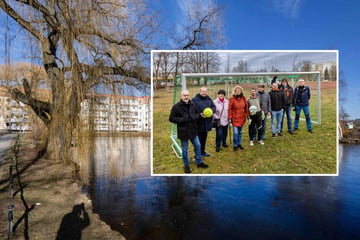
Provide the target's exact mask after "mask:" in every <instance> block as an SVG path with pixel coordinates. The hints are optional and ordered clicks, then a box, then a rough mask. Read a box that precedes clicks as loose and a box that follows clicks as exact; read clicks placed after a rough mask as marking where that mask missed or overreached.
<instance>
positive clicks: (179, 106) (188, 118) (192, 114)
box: [169, 90, 208, 173]
mask: <svg viewBox="0 0 360 240" xmlns="http://www.w3.org/2000/svg"><path fill="white" fill-rule="evenodd" d="M199 118H200V112H199V110H198V109H197V107H196V106H195V105H194V103H193V102H192V101H190V95H189V91H187V90H184V91H182V92H181V95H180V101H179V102H178V103H176V104H175V105H174V106H173V107H172V109H171V113H170V116H169V121H170V122H172V123H175V124H177V136H178V138H179V139H180V141H181V151H182V158H183V161H184V167H185V173H191V170H190V166H189V156H188V149H189V148H188V140H190V141H191V143H192V144H193V146H194V152H195V159H196V164H197V166H198V167H201V168H207V167H208V165H207V164H205V163H204V162H203V161H202V158H201V146H200V141H199V138H198V136H197V132H198V125H197V121H198V119H199Z"/></svg>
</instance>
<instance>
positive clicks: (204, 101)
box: [192, 87, 216, 157]
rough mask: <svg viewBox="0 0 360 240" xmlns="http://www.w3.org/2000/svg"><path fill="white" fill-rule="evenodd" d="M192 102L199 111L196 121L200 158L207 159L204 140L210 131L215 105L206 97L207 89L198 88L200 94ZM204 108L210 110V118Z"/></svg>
mask: <svg viewBox="0 0 360 240" xmlns="http://www.w3.org/2000/svg"><path fill="white" fill-rule="evenodd" d="M192 102H193V103H194V104H195V106H196V107H197V108H198V110H199V111H200V116H201V117H200V118H199V119H198V121H197V124H198V136H199V140H200V145H201V156H203V157H209V156H210V154H208V153H207V152H205V146H206V139H207V135H208V132H209V131H211V127H212V126H211V122H212V113H214V112H215V111H216V107H215V104H214V102H213V100H212V99H211V98H210V97H209V96H208V94H207V88H206V87H202V88H200V92H199V93H198V94H196V96H195V97H194V98H193V99H192ZM206 108H210V109H211V110H212V113H211V116H210V117H207V116H209V115H207V114H208V113H206V111H205V113H204V110H205V109H206Z"/></svg>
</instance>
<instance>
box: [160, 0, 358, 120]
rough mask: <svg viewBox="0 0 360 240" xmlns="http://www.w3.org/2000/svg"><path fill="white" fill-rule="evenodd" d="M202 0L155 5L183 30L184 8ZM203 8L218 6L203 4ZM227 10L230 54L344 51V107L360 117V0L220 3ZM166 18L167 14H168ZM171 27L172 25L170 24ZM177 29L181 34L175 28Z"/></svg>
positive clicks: (341, 57)
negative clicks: (181, 25)
mask: <svg viewBox="0 0 360 240" xmlns="http://www.w3.org/2000/svg"><path fill="white" fill-rule="evenodd" d="M194 2H198V1H197V0H177V1H168V0H154V3H153V4H154V6H155V7H158V8H159V9H160V10H161V11H162V12H164V13H165V14H166V16H168V17H169V16H170V17H169V19H168V21H169V22H171V21H174V22H175V25H176V26H177V25H179V24H180V23H181V22H182V21H183V19H184V12H183V11H182V9H184V7H183V6H186V5H191V4H194ZM200 2H202V4H209V3H210V2H214V1H205V0H200ZM215 2H216V3H217V4H218V5H219V6H222V7H223V8H224V35H225V38H226V44H225V46H224V47H223V48H222V49H225V50H339V65H340V66H339V68H340V71H343V73H344V77H345V79H346V83H347V86H346V94H348V97H347V98H348V100H347V101H346V102H345V103H340V104H342V105H344V106H345V109H346V110H347V112H348V113H349V114H350V116H351V118H360V104H359V103H360V83H359V81H358V75H360V70H359V67H360V60H359V58H360V28H359V26H360V17H359V12H360V1H357V0H333V1H328V0H327V1H325V0H318V1H313V0H218V1H215ZM163 16H165V15H163ZM169 24H170V23H169ZM174 29H178V27H175V28H174Z"/></svg>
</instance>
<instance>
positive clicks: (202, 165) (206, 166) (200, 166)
mask: <svg viewBox="0 0 360 240" xmlns="http://www.w3.org/2000/svg"><path fill="white" fill-rule="evenodd" d="M197 167H198V168H208V167H209V165H207V164H205V163H203V162H201V163H199V164H198V165H197Z"/></svg>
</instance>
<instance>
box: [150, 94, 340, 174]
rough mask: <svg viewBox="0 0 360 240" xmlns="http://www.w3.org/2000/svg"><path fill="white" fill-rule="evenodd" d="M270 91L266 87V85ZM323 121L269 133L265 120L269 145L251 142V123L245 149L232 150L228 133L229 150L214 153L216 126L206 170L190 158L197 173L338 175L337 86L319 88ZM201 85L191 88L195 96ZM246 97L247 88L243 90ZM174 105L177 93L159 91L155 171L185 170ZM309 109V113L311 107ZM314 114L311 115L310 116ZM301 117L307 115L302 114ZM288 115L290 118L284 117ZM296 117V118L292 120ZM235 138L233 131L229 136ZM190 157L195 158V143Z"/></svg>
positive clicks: (209, 142) (210, 137)
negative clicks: (174, 138)
mask: <svg viewBox="0 0 360 240" xmlns="http://www.w3.org/2000/svg"><path fill="white" fill-rule="evenodd" d="M267 90H268V89H267ZM321 91H322V92H321V93H322V97H321V108H322V115H321V118H322V124H321V125H318V124H313V130H314V133H313V134H310V133H309V132H308V131H307V130H306V123H305V121H300V124H299V130H298V131H297V132H296V133H295V134H294V135H290V134H288V133H287V125H286V120H284V121H285V122H284V135H283V136H282V137H276V138H272V137H271V131H270V119H268V120H267V129H266V136H267V139H266V140H265V141H264V142H265V145H263V146H261V145H259V144H257V143H256V142H255V145H254V146H251V147H250V145H249V135H248V123H246V124H245V125H244V127H243V135H242V145H243V146H244V148H245V149H244V150H238V151H236V152H234V151H233V149H232V146H231V145H230V140H229V136H228V141H227V142H228V144H229V148H222V149H221V151H220V152H218V153H217V152H215V130H212V131H211V132H209V134H208V139H207V145H206V151H207V152H208V153H210V154H211V156H210V157H204V158H203V160H204V162H205V163H207V164H208V165H209V168H207V169H201V168H200V169H198V168H197V167H196V165H195V163H194V162H193V161H192V160H191V164H190V168H191V169H192V173H193V174H336V170H337V168H336V167H337V162H336V160H337V157H336V146H337V141H336V120H337V117H336V88H325V89H322V90H321ZM197 92H198V91H197V89H196V90H195V89H191V90H190V94H191V95H195V94H196V93H197ZM244 92H245V93H246V96H247V97H248V95H249V94H248V92H249V89H244ZM172 105H173V92H172V89H171V91H166V90H165V89H161V90H157V91H156V93H155V94H154V98H153V111H154V112H153V117H154V119H153V123H154V129H153V174H183V173H184V166H183V162H182V159H179V158H177V157H176V156H175V154H174V153H173V151H172V148H171V141H170V137H169V136H170V122H169V121H168V119H169V114H170V110H171V107H172ZM311 108H312V107H310V111H311ZM311 115H313V113H312V114H311ZM301 116H302V117H304V115H303V112H302V113H301ZM285 119H286V118H285ZM293 121H294V119H293ZM231 133H233V131H232V129H231ZM231 136H232V134H231ZM189 149H191V150H190V153H189V157H191V159H193V156H194V154H193V149H192V144H191V143H189Z"/></svg>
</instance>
